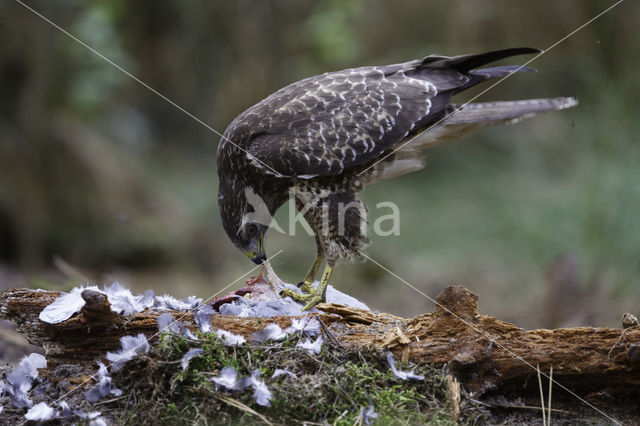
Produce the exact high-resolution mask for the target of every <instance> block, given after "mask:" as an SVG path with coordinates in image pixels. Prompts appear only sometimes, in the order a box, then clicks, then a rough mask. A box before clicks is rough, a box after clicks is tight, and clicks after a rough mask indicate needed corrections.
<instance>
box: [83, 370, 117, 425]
mask: <svg viewBox="0 0 640 426" xmlns="http://www.w3.org/2000/svg"><path fill="white" fill-rule="evenodd" d="M109 394H111V395H113V396H116V397H118V396H120V395H122V391H121V390H120V389H116V388H112V387H111V376H109V371H108V370H107V367H105V365H104V364H103V363H101V362H99V363H98V372H97V375H96V385H95V386H93V387H91V388H89V389H88V390H87V391H86V392H85V393H84V397H85V399H86V400H87V401H90V402H98V401H99V400H100V399H101V398H104V397H105V396H107V395H109ZM98 414H99V413H98Z"/></svg>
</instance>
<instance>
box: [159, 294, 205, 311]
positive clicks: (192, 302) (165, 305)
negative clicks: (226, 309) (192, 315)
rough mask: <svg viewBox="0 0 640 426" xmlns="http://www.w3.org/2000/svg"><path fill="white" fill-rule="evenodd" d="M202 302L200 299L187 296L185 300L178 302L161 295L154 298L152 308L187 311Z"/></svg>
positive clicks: (166, 295) (170, 297)
mask: <svg viewBox="0 0 640 426" xmlns="http://www.w3.org/2000/svg"><path fill="white" fill-rule="evenodd" d="M201 302H202V299H201V298H199V297H195V296H189V297H188V298H186V299H183V300H178V299H176V298H175V297H172V296H169V295H168V294H163V295H162V296H156V297H155V304H154V308H157V309H171V310H174V311H188V310H190V309H193V308H195V307H196V306H197V305H199V304H200V303H201Z"/></svg>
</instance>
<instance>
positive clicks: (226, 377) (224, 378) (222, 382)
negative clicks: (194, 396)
mask: <svg viewBox="0 0 640 426" xmlns="http://www.w3.org/2000/svg"><path fill="white" fill-rule="evenodd" d="M211 381H212V382H214V383H215V384H216V386H222V387H223V388H225V389H228V390H235V391H241V390H244V389H245V388H246V387H247V386H248V385H249V384H250V383H249V381H248V380H247V379H246V378H245V379H240V380H238V372H237V371H236V369H235V368H233V367H224V368H223V369H222V370H221V371H220V376H219V377H213V378H212V379H211Z"/></svg>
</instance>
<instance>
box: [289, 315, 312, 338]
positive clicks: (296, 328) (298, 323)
mask: <svg viewBox="0 0 640 426" xmlns="http://www.w3.org/2000/svg"><path fill="white" fill-rule="evenodd" d="M307 322H309V318H307V317H304V318H293V319H292V320H291V325H290V326H289V327H287V328H285V329H284V332H285V333H287V334H293V333H299V332H301V331H302V330H304V328H305V326H306V325H307Z"/></svg>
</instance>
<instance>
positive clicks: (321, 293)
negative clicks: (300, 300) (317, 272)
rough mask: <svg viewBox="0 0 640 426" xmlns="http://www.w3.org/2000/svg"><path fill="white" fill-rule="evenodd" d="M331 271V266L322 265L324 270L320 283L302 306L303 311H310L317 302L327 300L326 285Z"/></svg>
mask: <svg viewBox="0 0 640 426" xmlns="http://www.w3.org/2000/svg"><path fill="white" fill-rule="evenodd" d="M332 272H333V266H331V265H327V266H325V267H324V272H323V273H322V278H321V279H320V284H318V288H317V289H316V290H314V293H315V294H313V295H311V297H310V298H309V299H308V300H307V301H306V302H307V304H306V305H304V308H302V310H303V311H310V310H311V309H313V308H314V307H315V306H316V305H317V304H318V303H323V302H326V301H327V285H329V279H330V278H331V273H332Z"/></svg>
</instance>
